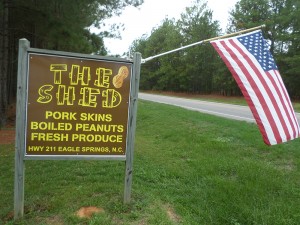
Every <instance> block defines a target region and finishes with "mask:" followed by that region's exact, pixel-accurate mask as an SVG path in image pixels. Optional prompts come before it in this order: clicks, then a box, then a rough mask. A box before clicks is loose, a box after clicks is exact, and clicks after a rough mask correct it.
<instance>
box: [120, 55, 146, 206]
mask: <svg viewBox="0 0 300 225" xmlns="http://www.w3.org/2000/svg"><path fill="white" fill-rule="evenodd" d="M141 59H142V56H141V54H140V53H135V54H134V56H133V74H132V79H131V91H130V108H129V121H128V123H129V133H128V143H127V152H126V168H125V188H124V203H129V202H130V199H131V187H132V172H133V152H134V141H135V128H136V117H137V103H138V92H139V83H140V70H141Z"/></svg>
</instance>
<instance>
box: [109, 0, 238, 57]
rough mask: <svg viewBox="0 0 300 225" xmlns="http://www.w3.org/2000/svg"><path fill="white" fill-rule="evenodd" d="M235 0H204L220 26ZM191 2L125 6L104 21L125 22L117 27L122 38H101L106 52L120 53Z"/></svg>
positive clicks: (157, 0)
mask: <svg viewBox="0 0 300 225" xmlns="http://www.w3.org/2000/svg"><path fill="white" fill-rule="evenodd" d="M237 1H238V0H226V1H223V0H207V4H208V8H210V9H211V10H212V11H213V19H214V20H219V21H220V24H221V27H222V28H223V30H224V29H225V27H226V25H227V19H228V11H229V10H231V9H233V7H234V5H235V3H236V2H237ZM192 3H193V0H144V3H143V4H142V5H141V6H139V7H138V8H135V7H127V8H126V9H125V10H124V11H123V13H122V14H121V15H120V16H119V17H114V18H111V19H109V20H107V21H105V22H106V23H107V24H110V23H123V24H124V30H123V31H120V35H121V39H111V38H110V39H109V38H105V39H104V42H105V46H106V47H107V49H108V51H109V55H116V54H119V55H123V53H124V52H127V51H128V49H129V46H130V45H131V43H132V42H133V41H134V40H135V39H138V38H140V37H141V36H142V35H143V34H146V35H149V34H150V33H151V30H152V29H153V28H154V27H157V26H159V25H161V22H162V21H163V19H165V18H170V19H171V18H175V19H176V20H177V19H179V18H180V15H181V13H183V12H185V8H186V7H188V6H191V5H193V4H192ZM199 41H200V40H199Z"/></svg>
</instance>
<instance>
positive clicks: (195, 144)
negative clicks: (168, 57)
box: [0, 101, 300, 225]
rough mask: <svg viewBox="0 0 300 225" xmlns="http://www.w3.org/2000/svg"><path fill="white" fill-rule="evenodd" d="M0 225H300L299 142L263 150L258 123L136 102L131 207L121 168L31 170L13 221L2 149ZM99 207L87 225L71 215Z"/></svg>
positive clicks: (72, 164) (74, 165)
mask: <svg viewBox="0 0 300 225" xmlns="http://www.w3.org/2000/svg"><path fill="white" fill-rule="evenodd" d="M0 171H1V172H0V224H72V225H73V224H95V225H96V224H97V225H99V224H100V225H101V224H104V225H109V224H116V225H119V224H128V225H138V224H141V225H144V224H145V225H148V224H150V225H152V224H153V225H157V224H161V225H168V224H170V225H172V224H187V225H198V224H205V225H210V224H211V225H213V224H214V225H219V224H220V225H224V224H225V225H226V224H232V225H239V224H241V225H245V224H259V225H260V224H270V225H276V224H278V225H282V224H285V225H289V224H295V225H296V224H300V207H299V205H300V139H297V140H293V141H290V142H288V143H285V144H280V145H277V146H272V147H269V146H266V145H265V144H264V143H263V141H262V137H261V135H260V133H259V131H258V128H257V126H256V125H255V124H250V123H246V122H241V121H233V120H227V119H222V118H218V117H214V116H210V115H205V114H201V113H198V112H193V111H188V110H185V109H181V108H177V107H173V106H168V105H163V104H157V103H150V102H146V101H139V107H138V121H137V133H136V147H135V155H134V171H133V190H132V202H131V203H130V204H128V205H124V204H123V185H124V162H117V161H26V174H25V178H26V179H25V216H24V218H23V220H20V221H17V222H13V220H12V218H11V212H12V211H13V181H14V146H12V145H0ZM82 206H96V207H99V208H103V209H104V212H103V213H100V214H97V215H95V216H93V217H92V218H91V219H90V220H88V219H79V218H77V217H76V216H75V212H76V211H77V210H78V209H79V208H80V207H82Z"/></svg>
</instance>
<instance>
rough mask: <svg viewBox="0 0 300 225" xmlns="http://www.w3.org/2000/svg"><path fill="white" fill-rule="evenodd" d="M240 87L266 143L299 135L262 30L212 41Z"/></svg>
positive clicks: (291, 108) (287, 98) (293, 113)
mask: <svg viewBox="0 0 300 225" xmlns="http://www.w3.org/2000/svg"><path fill="white" fill-rule="evenodd" d="M211 44H212V45H213V47H214V48H215V49H216V51H217V52H218V53H219V55H220V56H221V58H222V59H223V61H224V62H225V64H226V65H227V67H228V69H229V70H230V72H231V73H232V75H233V77H234V79H235V80H236V82H237V84H238V86H239V87H240V89H241V91H242V93H243V95H244V97H245V99H246V101H247V103H248V105H249V107H250V109H251V111H252V114H253V116H254V118H255V120H256V123H257V125H258V127H259V130H260V132H261V134H262V136H263V140H264V142H265V143H266V144H267V145H275V144H279V143H282V142H286V141H289V140H293V139H295V138H297V137H299V136H300V128H299V123H298V121H297V117H296V115H295V112H294V109H293V106H292V104H291V101H290V98H289V95H288V93H287V90H286V88H285V86H284V83H283V81H282V78H281V76H280V73H279V71H278V68H277V66H276V63H275V61H274V58H273V56H272V54H271V53H270V51H269V44H268V42H267V41H266V40H265V39H264V38H263V35H262V32H261V30H258V31H253V32H251V33H247V34H244V35H240V36H236V37H232V38H227V39H222V40H217V41H212V42H211Z"/></svg>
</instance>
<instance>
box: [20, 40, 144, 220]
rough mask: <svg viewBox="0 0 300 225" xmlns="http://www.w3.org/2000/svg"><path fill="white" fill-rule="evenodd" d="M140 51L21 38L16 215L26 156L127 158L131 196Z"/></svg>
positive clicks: (126, 199)
mask: <svg viewBox="0 0 300 225" xmlns="http://www.w3.org/2000/svg"><path fill="white" fill-rule="evenodd" d="M140 64H141V55H140V54H139V53H135V54H134V58H133V60H126V59H120V58H112V57H100V56H93V55H86V54H76V53H68V52H58V51H49V50H42V49H34V48H30V46H29V42H28V41H27V40H26V39H21V40H20V42H19V64H18V93H17V121H16V131H17V132H16V153H15V196H14V208H15V211H14V217H15V219H18V218H21V217H22V216H23V214H24V175H25V174H24V168H25V163H24V161H25V160H121V161H125V162H126V168H125V187H124V203H128V202H129V201H130V195H131V183H132V161H133V148H134V137H135V127H136V113H137V100H138V89H139V76H140Z"/></svg>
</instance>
